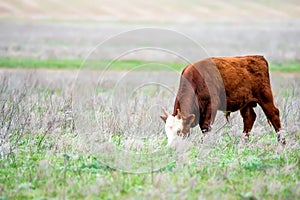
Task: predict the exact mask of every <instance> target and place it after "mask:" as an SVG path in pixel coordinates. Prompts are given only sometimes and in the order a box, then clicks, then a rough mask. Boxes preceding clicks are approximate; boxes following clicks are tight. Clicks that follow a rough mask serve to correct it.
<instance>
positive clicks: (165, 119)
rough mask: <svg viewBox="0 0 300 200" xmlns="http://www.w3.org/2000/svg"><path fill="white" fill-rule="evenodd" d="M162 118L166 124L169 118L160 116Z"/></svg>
mask: <svg viewBox="0 0 300 200" xmlns="http://www.w3.org/2000/svg"><path fill="white" fill-rule="evenodd" d="M160 118H161V119H162V120H163V121H164V122H165V123H166V121H167V118H168V116H162V115H161V116H160Z"/></svg>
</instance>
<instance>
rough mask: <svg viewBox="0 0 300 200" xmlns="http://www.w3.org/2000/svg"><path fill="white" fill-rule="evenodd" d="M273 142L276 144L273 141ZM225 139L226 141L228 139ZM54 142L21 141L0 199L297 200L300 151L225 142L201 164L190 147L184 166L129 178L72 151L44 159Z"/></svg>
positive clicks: (7, 163)
mask: <svg viewBox="0 0 300 200" xmlns="http://www.w3.org/2000/svg"><path fill="white" fill-rule="evenodd" d="M271 137H274V139H275V140H276V138H275V137H276V136H275V135H273V136H271ZM223 139H224V140H223V141H228V138H226V136H224V138H223ZM271 139H272V138H271ZM262 140H264V141H268V140H270V137H265V138H262ZM52 142H53V141H51V140H49V138H48V139H47V140H43V141H42V143H41V142H40V138H39V137H37V138H31V137H28V138H24V139H22V140H21V141H19V147H18V153H17V154H12V155H10V156H8V157H7V158H5V159H2V160H1V162H0V199H47V198H57V197H59V198H67V199H82V198H88V199H125V198H136V197H146V198H150V199H155V198H158V197H160V198H161V197H164V199H178V198H179V199H181V198H187V199H197V198H198V196H199V195H200V196H202V197H204V198H206V199H211V198H214V199H215V198H218V197H219V198H222V199H254V198H256V199H297V198H298V197H299V196H297V195H300V194H299V192H300V191H299V185H298V186H297V184H296V183H297V182H298V184H299V180H300V168H299V164H300V163H299V159H300V157H299V155H300V150H289V149H285V150H283V151H281V152H278V151H277V150H276V148H274V147H275V146H276V144H275V146H273V145H272V144H269V146H268V145H266V146H264V148H260V149H258V148H257V147H256V146H255V145H253V146H252V145H248V146H245V147H244V148H239V147H237V146H236V144H234V142H229V143H227V145H226V146H225V147H224V145H215V146H212V147H206V148H205V150H209V151H210V153H209V154H208V155H207V156H206V157H205V158H203V157H202V158H201V154H202V152H201V148H198V147H194V148H191V149H190V150H189V151H188V154H187V155H186V156H187V157H186V161H185V162H182V161H180V160H176V159H175V160H174V162H172V163H170V164H169V165H170V166H167V167H165V168H163V169H161V170H160V171H159V172H154V173H145V174H132V173H130V174H128V173H123V172H120V171H118V170H114V169H111V168H109V167H107V166H105V165H103V164H102V163H101V160H100V159H99V158H97V156H94V155H86V154H85V155H83V154H80V153H78V152H75V151H71V150H70V149H69V150H66V152H65V153H56V154H55V153H54V154H52V153H47V152H48V151H51V145H50V144H51V143H52ZM37 144H39V145H37ZM30 147H32V148H30ZM68 148H70V147H68ZM202 150H203V149H202Z"/></svg>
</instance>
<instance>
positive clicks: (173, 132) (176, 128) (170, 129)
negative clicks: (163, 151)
mask: <svg viewBox="0 0 300 200" xmlns="http://www.w3.org/2000/svg"><path fill="white" fill-rule="evenodd" d="M163 111H164V113H165V116H160V117H161V118H162V120H163V121H164V122H165V123H166V124H165V131H166V134H167V137H168V144H167V146H170V145H171V144H172V142H173V141H174V140H175V138H176V137H179V136H189V133H190V127H191V124H192V123H193V122H194V119H195V115H194V114H190V115H189V116H188V117H184V116H181V113H180V110H179V109H177V115H176V116H175V117H174V116H173V115H170V114H169V113H168V112H167V111H166V110H165V109H163Z"/></svg>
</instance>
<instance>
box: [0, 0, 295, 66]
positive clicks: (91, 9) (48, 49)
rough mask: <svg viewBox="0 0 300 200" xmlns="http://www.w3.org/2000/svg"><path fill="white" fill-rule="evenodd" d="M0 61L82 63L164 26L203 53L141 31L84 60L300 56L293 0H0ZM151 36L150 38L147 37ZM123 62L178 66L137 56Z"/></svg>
mask: <svg viewBox="0 0 300 200" xmlns="http://www.w3.org/2000/svg"><path fill="white" fill-rule="evenodd" d="M0 27H1V29H0V40H1V44H0V57H1V58H3V57H13V58H15V57H18V58H20V57H26V58H28V57H29V58H36V59H84V58H86V57H87V56H88V55H89V53H90V51H92V50H93V49H94V48H95V47H96V46H97V45H99V44H100V43H102V42H103V41H105V40H107V39H111V38H112V37H113V36H115V35H116V34H119V33H121V32H126V31H132V30H134V29H138V28H145V27H147V28H149V27H151V28H156V29H160V28H161V29H168V30H171V31H174V32H178V33H180V34H183V35H185V36H187V37H190V38H191V39H193V40H194V41H195V42H197V43H198V44H200V45H201V46H202V47H203V49H205V50H206V54H205V55H204V54H203V53H201V52H199V49H197V47H196V46H191V45H188V44H187V43H185V42H184V41H180V40H181V39H179V41H178V38H176V37H175V38H173V37H168V35H167V34H164V33H161V34H159V33H156V34H151V32H145V33H143V35H137V36H135V37H134V36H132V37H130V34H128V36H127V37H124V38H122V39H120V40H119V41H118V42H111V43H109V44H108V45H107V46H106V47H105V50H101V51H99V52H97V53H94V54H93V55H91V56H89V59H94V60H101V59H112V58H114V57H115V56H116V55H118V54H119V53H120V52H123V51H125V50H126V48H127V47H128V46H130V45H133V46H134V45H136V46H137V45H138V46H149V43H146V42H145V41H144V40H145V39H146V40H147V41H152V45H154V46H155V44H163V45H164V47H169V48H173V47H174V48H175V47H177V46H180V48H181V49H182V51H185V52H188V53H189V55H192V57H193V60H192V61H196V60H197V59H201V58H203V57H207V56H230V55H246V54H263V55H265V56H266V58H267V59H268V60H270V61H285V60H288V61H298V60H299V59H300V57H299V55H300V49H299V46H300V28H299V27H300V4H299V2H298V1H293V0H287V1H279V0H276V1H262V0H255V1H237V0H232V1H221V0H219V1H185V2H182V1H177V0H175V1H168V0H167V1H159V0H155V1H151V2H144V1H137V0H130V1H126V2H119V1H92V0H88V1H80V0H76V1H63V2H62V1H52V0H51V1H50V0H46V1H43V2H41V1H38V0H22V1H15V0H12V1H1V2H0ZM147 38H148V39H147ZM125 59H136V60H150V61H153V60H155V61H157V60H159V61H165V62H170V61H176V62H178V59H177V60H176V58H170V57H168V56H165V55H159V54H152V53H149V52H146V51H145V52H140V54H134V53H132V54H130V55H129V56H128V57H127V58H125Z"/></svg>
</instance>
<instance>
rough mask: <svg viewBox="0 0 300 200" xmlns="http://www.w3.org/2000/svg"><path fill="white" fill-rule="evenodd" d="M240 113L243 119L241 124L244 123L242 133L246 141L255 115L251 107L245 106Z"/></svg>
mask: <svg viewBox="0 0 300 200" xmlns="http://www.w3.org/2000/svg"><path fill="white" fill-rule="evenodd" d="M240 113H241V115H242V117H243V122H244V131H243V133H244V134H245V137H246V139H248V138H249V132H250V131H251V129H252V127H253V124H254V122H255V119H256V114H255V112H254V110H253V107H251V106H245V107H244V108H242V109H241V110H240Z"/></svg>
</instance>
